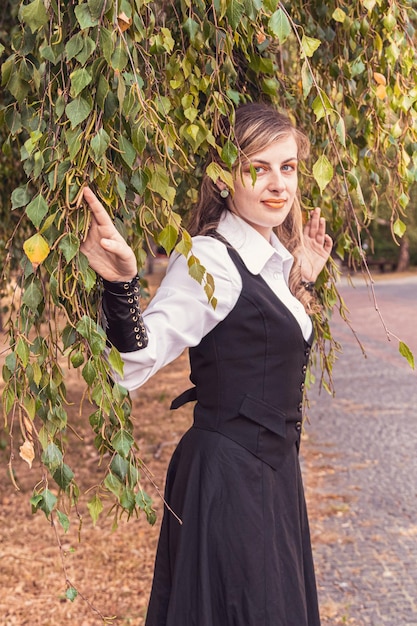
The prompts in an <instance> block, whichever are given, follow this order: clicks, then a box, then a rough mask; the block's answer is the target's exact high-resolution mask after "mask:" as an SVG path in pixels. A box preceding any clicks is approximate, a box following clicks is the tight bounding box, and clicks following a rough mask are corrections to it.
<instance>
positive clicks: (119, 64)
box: [110, 43, 129, 72]
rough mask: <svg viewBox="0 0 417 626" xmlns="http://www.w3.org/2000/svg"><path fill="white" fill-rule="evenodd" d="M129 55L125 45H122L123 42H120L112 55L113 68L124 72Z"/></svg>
mask: <svg viewBox="0 0 417 626" xmlns="http://www.w3.org/2000/svg"><path fill="white" fill-rule="evenodd" d="M128 60H129V57H128V55H127V52H126V50H125V48H124V47H122V43H120V44H119V45H118V46H117V48H116V49H115V51H114V52H113V54H112V56H111V63H110V65H111V67H112V68H113V70H117V71H118V72H123V70H124V69H125V67H126V65H127V62H128Z"/></svg>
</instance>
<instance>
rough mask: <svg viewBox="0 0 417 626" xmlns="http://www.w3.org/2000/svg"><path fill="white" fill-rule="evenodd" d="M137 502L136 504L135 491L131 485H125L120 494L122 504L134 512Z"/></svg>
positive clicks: (130, 511)
mask: <svg viewBox="0 0 417 626" xmlns="http://www.w3.org/2000/svg"><path fill="white" fill-rule="evenodd" d="M135 504H136V500H135V493H134V491H133V489H131V488H130V487H125V488H124V489H123V491H122V494H121V496H120V505H121V506H122V507H123V508H124V509H126V510H127V511H129V513H132V512H133V510H134V508H135Z"/></svg>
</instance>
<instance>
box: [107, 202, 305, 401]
mask: <svg viewBox="0 0 417 626" xmlns="http://www.w3.org/2000/svg"><path fill="white" fill-rule="evenodd" d="M217 232H218V233H219V234H220V235H222V237H224V239H226V240H227V241H228V243H229V244H230V245H231V246H232V247H233V248H235V249H236V250H237V251H238V253H239V255H240V256H241V258H242V260H243V262H244V263H245V265H246V267H247V269H248V270H249V271H250V272H251V273H252V274H254V275H256V274H260V275H261V276H262V278H263V279H264V280H265V281H266V283H267V284H268V285H269V287H270V288H271V289H272V291H273V292H274V293H275V294H276V296H277V297H278V298H279V299H280V300H281V301H282V302H283V303H284V304H285V306H286V307H287V308H288V309H289V311H291V313H292V314H293V315H294V317H295V319H296V320H297V322H298V323H299V325H300V328H301V331H302V333H303V336H304V338H305V339H306V340H307V339H308V338H309V337H310V335H311V332H312V323H311V319H310V317H309V316H308V315H307V313H306V311H305V309H304V307H303V305H302V304H301V302H300V301H299V300H297V298H295V297H294V296H293V295H292V294H291V292H290V290H289V288H288V276H289V273H290V270H291V266H292V264H293V260H294V259H293V257H292V255H291V254H290V252H288V250H287V249H286V248H285V247H284V246H283V245H282V244H281V242H280V241H279V240H278V238H277V237H276V236H275V235H274V234H273V235H272V237H271V242H270V243H269V242H268V241H267V240H266V239H265V238H264V237H263V236H262V235H261V234H260V233H258V232H257V231H256V230H255V229H254V228H252V226H250V225H249V224H247V223H246V222H245V221H244V220H242V219H241V218H240V217H238V216H236V215H234V214H233V213H230V211H226V212H225V213H224V214H223V216H222V218H221V220H220V223H219V226H218V228H217ZM193 254H194V255H195V256H196V257H197V258H198V259H199V261H200V263H201V264H202V265H203V266H204V267H205V268H206V270H207V272H208V273H209V274H211V275H212V276H213V278H214V286H215V293H214V295H215V297H216V298H217V306H216V308H215V309H213V307H212V305H211V304H210V303H209V302H208V300H207V296H206V293H205V291H204V289H203V286H202V285H200V284H199V283H198V282H197V281H196V280H195V279H194V278H192V277H191V276H190V275H189V273H188V265H187V260H186V258H185V257H184V256H183V255H180V254H178V253H174V254H172V256H171V258H170V260H169V263H168V267H167V271H166V275H165V277H164V278H163V280H162V282H161V285H160V287H159V288H158V290H157V292H156V294H155V296H154V297H153V299H152V301H151V302H150V304H149V306H148V307H147V308H146V310H145V311H144V313H143V320H144V323H145V326H146V329H147V332H148V337H149V343H148V346H147V347H146V348H144V349H143V350H138V351H135V352H125V353H122V355H121V356H122V358H123V361H124V377H123V379H119V378H118V377H117V380H119V382H120V383H121V384H123V386H124V387H126V388H127V389H129V390H132V389H136V388H137V387H140V386H141V385H143V383H144V382H146V381H147V380H148V379H149V378H150V377H151V376H152V375H153V374H155V372H157V371H158V370H159V369H161V368H162V367H164V365H167V364H168V363H170V362H171V361H173V360H174V359H176V358H177V357H178V356H179V355H180V354H181V353H182V352H183V350H184V349H185V348H189V347H192V346H196V345H198V344H199V343H200V341H201V339H202V338H203V337H204V336H205V335H207V333H209V332H210V331H211V330H212V329H213V328H214V327H215V326H216V325H217V324H218V323H219V322H221V321H222V320H224V319H225V317H226V316H227V315H228V314H229V313H230V311H231V310H232V309H233V307H234V305H235V304H236V302H237V299H238V298H239V295H240V292H241V290H242V280H241V277H240V274H239V272H238V270H237V268H236V266H235V264H234V263H233V261H232V259H231V258H230V256H229V254H228V252H227V247H226V245H225V244H224V243H222V242H221V241H219V240H217V239H215V238H213V237H205V236H197V237H193Z"/></svg>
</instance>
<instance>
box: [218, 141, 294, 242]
mask: <svg viewBox="0 0 417 626" xmlns="http://www.w3.org/2000/svg"><path fill="white" fill-rule="evenodd" d="M297 153H298V148H297V142H296V140H295V138H294V137H293V136H292V135H288V136H287V137H284V138H282V139H279V140H278V141H276V142H274V143H272V144H271V145H269V146H268V147H266V148H264V149H263V150H260V151H259V152H257V153H256V154H254V155H252V156H251V157H250V159H249V160H248V161H247V162H243V163H242V169H241V171H237V173H236V177H235V179H234V185H235V191H234V194H233V196H229V198H228V199H227V204H228V208H229V210H230V211H232V212H233V213H235V214H236V215H239V217H241V218H242V219H244V220H245V221H246V222H247V223H248V224H250V225H251V226H252V227H253V228H255V230H257V231H258V232H259V233H260V234H261V235H263V236H264V237H265V238H266V239H267V240H268V241H269V239H270V237H271V231H272V229H273V227H274V226H279V225H280V224H282V223H283V222H284V220H285V219H286V217H287V215H288V214H289V212H290V210H291V207H292V205H293V202H294V198H295V195H296V192H297V187H298V171H297V166H298V159H297ZM251 165H252V166H253V168H254V169H255V171H256V174H257V176H256V182H255V184H253V182H252V176H251V171H250V170H251Z"/></svg>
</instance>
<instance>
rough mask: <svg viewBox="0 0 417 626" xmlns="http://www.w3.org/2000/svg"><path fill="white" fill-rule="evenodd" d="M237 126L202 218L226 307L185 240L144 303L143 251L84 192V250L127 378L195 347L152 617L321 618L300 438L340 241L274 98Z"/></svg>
mask: <svg viewBox="0 0 417 626" xmlns="http://www.w3.org/2000/svg"><path fill="white" fill-rule="evenodd" d="M234 136H235V141H236V142H237V145H238V146H239V158H238V162H237V164H236V167H235V170H234V189H233V190H232V189H227V187H226V185H225V184H224V183H223V182H222V181H221V180H218V181H217V184H214V183H213V182H212V180H211V179H210V178H209V177H208V176H205V177H204V179H203V181H202V185H201V190H200V198H199V202H198V205H197V207H196V210H195V212H194V214H193V215H192V218H191V223H190V226H189V230H190V232H191V234H192V235H193V236H194V237H193V253H194V254H195V255H196V256H197V257H198V259H199V260H200V262H201V263H202V264H203V265H204V267H206V268H207V271H209V272H210V273H211V274H212V275H213V277H214V281H215V293H216V297H217V300H218V304H217V306H216V308H215V309H214V308H213V307H212V306H211V305H210V304H209V303H208V302H207V298H206V295H205V293H204V290H203V288H202V287H201V285H199V284H198V283H197V282H196V281H195V280H193V279H192V278H191V277H190V275H189V273H188V266H187V261H186V259H185V258H184V257H183V256H181V255H178V254H173V255H172V257H171V259H170V262H169V266H168V270H167V273H166V276H165V278H164V279H163V281H162V283H161V286H160V288H159V290H158V291H157V293H156V295H155V297H154V298H153V300H152V302H151V303H150V305H149V306H148V308H147V309H146V311H145V312H144V314H143V316H142V315H141V313H140V310H139V307H138V300H137V282H136V278H134V277H135V275H136V271H137V268H136V261H135V257H134V254H133V252H132V250H131V249H130V248H129V247H128V245H127V244H126V242H125V241H124V240H123V239H122V237H121V236H120V235H119V234H118V233H117V231H116V229H115V228H114V226H113V224H112V222H111V220H110V218H109V216H108V214H107V212H106V211H105V209H104V208H103V206H102V205H101V204H100V202H99V201H98V200H97V198H96V197H95V196H94V194H93V193H92V192H91V190H90V189H86V190H85V192H84V198H85V200H86V201H87V202H88V204H89V206H90V208H91V211H92V225H91V228H90V231H89V235H88V238H87V240H86V242H85V244H84V245H83V251H84V253H85V254H86V255H87V256H88V258H89V261H90V264H91V266H92V267H93V268H94V269H95V270H96V272H97V273H98V274H100V275H101V276H102V278H103V279H104V281H103V283H104V296H103V310H104V313H105V317H106V323H107V335H108V338H109V340H110V341H111V342H112V343H114V345H116V347H117V348H118V349H119V350H120V351H121V353H122V357H123V360H124V363H125V375H124V379H123V381H122V383H123V384H124V385H125V386H126V387H127V388H128V389H134V388H136V387H139V386H140V385H142V384H143V383H144V382H145V381H146V380H147V379H148V378H149V377H150V376H152V374H154V373H155V372H156V371H157V370H159V369H160V368H161V367H163V366H164V365H166V364H167V363H169V362H170V361H172V360H173V359H175V358H176V357H177V356H178V355H179V354H180V353H181V352H182V351H183V350H184V349H185V348H189V349H190V350H189V353H190V365H191V376H190V378H191V381H192V383H193V387H192V388H191V389H190V390H188V391H187V392H184V393H183V394H181V396H179V397H178V398H177V399H176V400H174V402H173V408H178V407H179V406H181V405H182V404H184V403H185V402H188V401H190V400H196V405H195V409H194V424H193V426H192V428H191V429H190V430H189V431H188V432H187V433H186V434H185V435H184V437H183V438H182V440H181V442H180V443H179V445H178V447H177V449H176V451H175V452H174V455H173V458H172V460H171V463H170V467H169V470H168V475H167V482H166V500H167V502H168V503H169V505H170V507H172V509H173V510H174V511H175V513H176V514H177V515H178V516H179V517H180V518H181V520H182V524H179V522H178V521H177V519H176V518H175V517H174V516H173V515H172V514H170V513H169V512H168V511H166V512H165V514H164V518H163V521H162V528H161V535H160V540H159V546H158V552H157V557H156V564H155V574H154V582H153V587H152V594H151V599H150V604H149V610H148V616H147V621H146V625H147V626H318V625H319V624H320V618H319V611H318V603H317V593H316V585H315V577H314V568H313V560H312V554H311V545H310V536H309V528H308V520H307V513H306V506H305V500H304V494H303V486H302V479H301V473H300V466H299V460H298V452H299V445H300V434H301V428H302V400H303V390H304V378H305V372H306V368H307V362H308V358H309V354H310V347H311V341H312V323H311V319H310V317H309V314H310V313H311V312H313V311H314V310H315V308H316V306H317V305H316V303H315V298H314V293H313V291H312V286H313V285H314V281H315V280H316V278H317V276H318V274H319V273H320V271H321V270H322V269H323V267H324V265H325V262H326V260H327V258H328V256H329V254H330V251H331V247H332V241H331V239H330V237H329V236H328V235H326V233H325V222H324V219H323V218H321V217H320V210H319V209H315V210H314V211H312V213H311V216H310V219H309V220H308V221H307V224H306V226H305V227H304V229H303V226H302V214H301V209H300V204H299V200H298V176H297V171H298V163H299V161H300V160H301V159H304V158H305V157H306V156H307V153H308V145H309V144H308V140H307V139H306V137H305V136H304V135H303V134H302V133H300V132H299V131H298V130H296V129H295V128H294V127H293V126H292V125H291V123H290V121H289V119H288V118H287V117H286V116H284V115H281V114H279V113H278V112H277V111H276V110H275V109H273V108H271V107H269V106H267V105H263V104H249V105H244V106H242V107H239V108H238V109H237V111H236V121H235V125H234ZM212 158H213V159H217V160H218V157H217V155H216V154H213V156H212ZM254 173H256V178H255V180H254Z"/></svg>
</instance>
